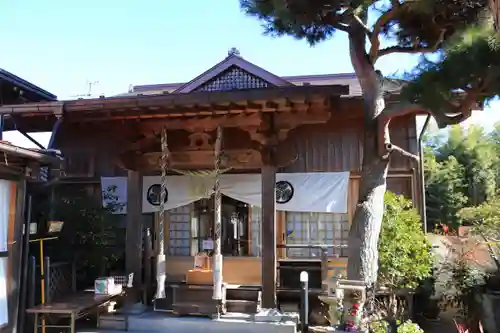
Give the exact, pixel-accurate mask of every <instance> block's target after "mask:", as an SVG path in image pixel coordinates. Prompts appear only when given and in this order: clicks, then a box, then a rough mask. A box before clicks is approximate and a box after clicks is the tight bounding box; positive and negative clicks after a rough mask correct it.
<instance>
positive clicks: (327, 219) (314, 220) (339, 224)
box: [285, 212, 349, 258]
mask: <svg viewBox="0 0 500 333" xmlns="http://www.w3.org/2000/svg"><path fill="white" fill-rule="evenodd" d="M285 236H286V243H287V244H327V245H328V244H333V245H344V244H347V239H348V236H349V222H348V216H347V214H332V213H299V212H287V213H286V235H285ZM328 254H329V255H330V256H333V255H336V256H340V257H343V256H346V255H347V251H346V249H338V248H337V249H329V250H328ZM320 256H321V250H320V249H305V248H304V249H300V248H295V249H287V257H318V258H319V257H320Z"/></svg>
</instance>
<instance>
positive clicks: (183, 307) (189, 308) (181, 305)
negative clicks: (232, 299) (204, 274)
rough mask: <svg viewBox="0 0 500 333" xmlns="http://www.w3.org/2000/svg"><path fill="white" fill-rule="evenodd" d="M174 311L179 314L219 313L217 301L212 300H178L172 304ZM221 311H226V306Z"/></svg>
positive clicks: (207, 315) (207, 314) (211, 314)
mask: <svg viewBox="0 0 500 333" xmlns="http://www.w3.org/2000/svg"><path fill="white" fill-rule="evenodd" d="M172 308H173V313H174V314H176V315H178V316H206V317H213V316H215V315H217V310H218V309H217V303H216V302H214V301H212V300H207V302H203V303H202V302H197V303H192V302H189V303H187V302H177V303H174V304H173V305H172ZM220 311H221V313H226V308H225V307H224V306H223V307H222V309H220Z"/></svg>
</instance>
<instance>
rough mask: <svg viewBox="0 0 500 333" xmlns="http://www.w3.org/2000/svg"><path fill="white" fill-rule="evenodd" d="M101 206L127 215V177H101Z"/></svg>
mask: <svg viewBox="0 0 500 333" xmlns="http://www.w3.org/2000/svg"><path fill="white" fill-rule="evenodd" d="M101 195H102V206H103V207H109V208H110V209H111V211H112V213H113V214H127V177H101Z"/></svg>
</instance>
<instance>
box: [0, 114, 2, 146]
mask: <svg viewBox="0 0 500 333" xmlns="http://www.w3.org/2000/svg"><path fill="white" fill-rule="evenodd" d="M2 140H3V114H0V141H2Z"/></svg>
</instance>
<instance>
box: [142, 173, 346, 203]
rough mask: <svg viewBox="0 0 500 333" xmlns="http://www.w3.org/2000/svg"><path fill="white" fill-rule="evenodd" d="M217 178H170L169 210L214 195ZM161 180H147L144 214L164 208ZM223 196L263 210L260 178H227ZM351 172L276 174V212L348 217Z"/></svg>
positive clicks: (223, 178) (223, 182) (222, 178)
mask: <svg viewBox="0 0 500 333" xmlns="http://www.w3.org/2000/svg"><path fill="white" fill-rule="evenodd" d="M213 185H214V177H213V176H169V177H167V193H166V200H165V209H167V210H168V209H173V208H177V207H180V206H184V205H187V204H189V203H192V202H195V201H197V200H200V199H202V198H208V197H210V196H211V195H212V193H213ZM160 188H161V187H160V177H159V176H147V177H144V180H143V200H142V201H143V213H151V212H157V211H158V210H159V207H160ZM220 189H221V192H222V194H224V195H226V196H228V197H231V198H233V199H236V200H239V201H241V202H244V203H247V204H249V205H254V206H259V207H260V206H261V204H262V193H261V191H262V183H261V175H260V174H223V175H221V176H220ZM348 189H349V172H314V173H278V174H276V209H277V210H281V211H294V212H318V213H347V195H348Z"/></svg>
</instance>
